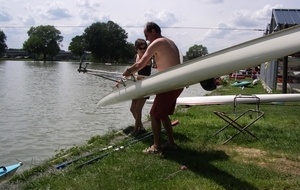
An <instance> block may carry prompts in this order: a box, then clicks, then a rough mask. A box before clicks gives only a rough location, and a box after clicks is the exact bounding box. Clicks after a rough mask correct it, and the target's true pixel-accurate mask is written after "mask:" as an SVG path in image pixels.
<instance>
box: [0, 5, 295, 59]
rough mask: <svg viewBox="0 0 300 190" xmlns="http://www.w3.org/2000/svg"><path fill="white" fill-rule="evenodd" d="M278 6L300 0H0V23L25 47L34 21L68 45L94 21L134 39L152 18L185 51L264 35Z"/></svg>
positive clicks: (13, 44) (11, 44)
mask: <svg viewBox="0 0 300 190" xmlns="http://www.w3.org/2000/svg"><path fill="white" fill-rule="evenodd" d="M275 8H282V9H300V0H255V1H246V0H151V1H146V0H58V1H41V0H0V29H1V30H2V31H3V32H4V33H5V35H6V36H7V40H6V44H7V46H8V48H22V44H23V42H24V41H25V40H27V39H28V35H27V31H28V30H29V28H30V27H31V26H40V25H53V26H55V28H56V29H58V30H60V31H61V35H62V36H63V37H64V39H63V42H62V47H61V49H63V50H68V46H69V43H70V42H71V39H72V38H73V37H75V36H76V35H82V33H83V31H84V29H85V28H87V27H88V26H90V25H91V24H92V23H95V22H107V21H109V20H111V21H113V22H115V23H116V24H118V25H119V26H121V27H122V28H123V29H124V30H125V31H126V32H127V33H128V39H127V41H128V42H132V43H133V42H134V41H135V40H136V39H137V38H144V34H143V28H144V26H145V23H146V22H148V21H153V22H156V23H157V24H158V25H160V26H161V28H162V35H163V36H165V37H168V38H170V39H172V40H173V41H174V42H175V43H176V44H177V46H178V47H179V49H180V51H181V52H182V54H183V55H185V54H186V51H188V48H189V47H191V46H193V45H195V44H197V45H200V44H201V45H203V46H206V47H207V49H208V52H209V53H212V52H215V51H218V50H221V49H224V48H227V47H230V46H233V45H236V44H239V43H242V42H245V41H249V40H252V39H254V38H258V37H261V36H262V35H263V31H257V30H256V29H261V30H264V29H265V28H266V26H267V24H268V23H270V20H271V15H272V9H275ZM216 28H220V29H216ZM231 29H237V30H231Z"/></svg>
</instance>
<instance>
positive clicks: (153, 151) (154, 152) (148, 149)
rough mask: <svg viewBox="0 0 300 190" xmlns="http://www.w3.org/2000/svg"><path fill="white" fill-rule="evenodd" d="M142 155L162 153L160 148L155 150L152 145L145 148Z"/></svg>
mask: <svg viewBox="0 0 300 190" xmlns="http://www.w3.org/2000/svg"><path fill="white" fill-rule="evenodd" d="M143 152H144V153H149V154H160V153H161V152H162V151H161V148H155V146H154V145H152V146H150V147H148V148H146V149H145V150H143Z"/></svg>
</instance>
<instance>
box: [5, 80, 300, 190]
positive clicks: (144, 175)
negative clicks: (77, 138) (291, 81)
mask: <svg viewBox="0 0 300 190" xmlns="http://www.w3.org/2000/svg"><path fill="white" fill-rule="evenodd" d="M232 82H233V81H229V83H232ZM265 93H267V92H266V91H265V90H264V88H263V86H262V84H261V83H259V84H257V85H255V86H252V85H250V86H249V87H246V88H244V89H243V90H242V89H241V88H238V87H231V86H230V85H229V84H227V85H224V86H222V87H221V88H218V89H216V90H214V91H213V92H212V93H211V94H210V95H227V94H231V95H235V94H265ZM273 93H279V92H273ZM253 108H255V104H238V105H237V111H238V112H241V111H244V110H247V109H253ZM299 108H300V102H285V103H279V104H276V103H261V104H260V110H261V111H263V112H264V116H263V117H262V118H261V119H259V120H258V121H256V122H255V123H254V124H253V125H251V126H250V127H249V128H248V130H249V131H250V132H251V133H253V134H254V135H255V136H256V137H258V139H255V138H253V137H251V136H250V135H249V134H247V133H241V134H239V135H238V136H236V137H235V138H233V139H232V140H231V141H229V142H228V143H227V144H225V145H223V144H222V143H223V142H224V141H225V140H226V139H227V138H229V137H230V136H232V135H233V134H235V133H236V132H237V130H236V129H234V128H233V127H229V128H227V129H226V130H224V131H222V132H221V133H220V134H218V135H216V136H214V137H212V135H213V134H214V133H215V132H216V131H218V130H219V129H220V128H222V127H223V126H224V125H226V123H225V122H224V121H223V120H222V119H220V118H219V117H217V116H216V115H215V114H214V111H223V112H233V105H231V104H230V105H210V106H190V107H186V106H177V108H176V113H175V114H174V115H173V116H172V120H176V119H177V120H179V124H178V125H177V126H174V136H175V140H176V142H177V144H178V146H179V147H180V148H179V149H178V150H176V151H165V152H163V154H159V155H151V154H145V153H143V152H142V150H143V149H145V148H146V147H148V146H150V145H151V144H152V142H153V139H152V136H149V137H148V138H144V139H142V137H143V136H140V137H137V139H131V138H127V139H126V138H125V136H126V134H125V132H126V130H128V128H132V126H129V127H127V126H124V130H123V131H112V132H110V133H109V134H107V135H105V136H95V137H92V138H91V139H89V140H88V141H87V142H86V144H85V145H83V146H80V147H72V148H71V149H68V150H59V151H58V152H57V154H56V156H54V157H53V158H50V159H49V160H46V161H44V162H43V163H41V164H40V165H39V166H36V167H33V168H31V169H30V170H27V171H24V172H23V173H21V174H18V175H15V176H14V177H13V178H11V180H10V181H8V182H6V183H3V184H1V185H0V189H28V190H29V189H30V190H32V189H49V190H50V189H55V190H59V189H64V190H65V189H67V190H75V189H76V190H77V189H78V190H84V189H86V190H93V189H97V190H98V189H109V190H110V189H111V190H116V189H158V190H160V189H163V190H166V189H170V190H174V189H176V190H177V189H180V190H182V189H213V190H221V189H253V190H255V189H257V190H260V189H300V156H299V155H300V138H299V137H300V124H299V116H300V114H299ZM255 117H256V114H249V115H246V116H245V117H243V118H241V120H239V123H241V124H242V125H246V124H247V123H248V122H249V120H251V119H252V118H255ZM120 123H121V122H120ZM145 124H146V125H147V126H148V127H149V122H145ZM148 131H151V130H150V128H149V129H148ZM163 134H164V133H163ZM163 139H164V140H166V136H165V134H164V135H163ZM134 140H136V141H134ZM127 145H128V146H127ZM109 146H113V147H112V148H110V147H109ZM123 146H124V147H123ZM103 148H109V149H108V150H102V149H103ZM116 148H120V149H116ZM90 154H92V155H90ZM103 154H107V155H105V156H103ZM101 156H103V157H101ZM97 157H99V159H96V160H95V162H93V163H91V164H87V165H84V166H83V167H79V166H80V165H82V164H83V163H85V162H87V161H90V160H91V159H93V158H97ZM78 158H80V159H78ZM74 159H75V162H74V163H72V164H70V165H68V166H66V167H64V168H62V169H56V166H57V165H59V164H61V163H64V162H68V161H71V160H74Z"/></svg>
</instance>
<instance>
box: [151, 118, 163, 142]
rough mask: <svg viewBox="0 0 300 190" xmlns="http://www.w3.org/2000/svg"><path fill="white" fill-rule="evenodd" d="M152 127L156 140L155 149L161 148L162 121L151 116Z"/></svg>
mask: <svg viewBox="0 0 300 190" xmlns="http://www.w3.org/2000/svg"><path fill="white" fill-rule="evenodd" d="M151 127H152V132H153V139H154V143H153V145H154V147H155V148H160V147H161V143H160V138H161V121H160V119H156V118H154V117H153V116H151Z"/></svg>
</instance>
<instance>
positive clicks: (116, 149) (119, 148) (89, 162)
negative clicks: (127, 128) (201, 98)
mask: <svg viewBox="0 0 300 190" xmlns="http://www.w3.org/2000/svg"><path fill="white" fill-rule="evenodd" d="M178 123H179V121H178V120H176V121H174V122H172V126H175V125H177V124H178ZM152 135H153V132H149V134H147V135H145V136H144V137H141V138H139V139H136V140H133V141H131V142H130V143H128V144H126V145H124V146H120V147H118V148H115V149H114V150H112V151H110V152H107V153H105V154H102V155H100V156H97V157H96V158H93V159H91V160H89V161H87V162H84V163H82V164H80V165H79V166H76V168H82V167H83V166H85V165H88V164H92V163H94V162H95V161H98V160H100V159H101V158H104V157H105V156H108V155H110V154H111V153H114V152H116V151H118V150H122V149H124V148H126V147H128V146H130V145H133V144H135V143H138V142H140V141H142V140H144V139H146V138H148V137H150V136H152Z"/></svg>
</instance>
